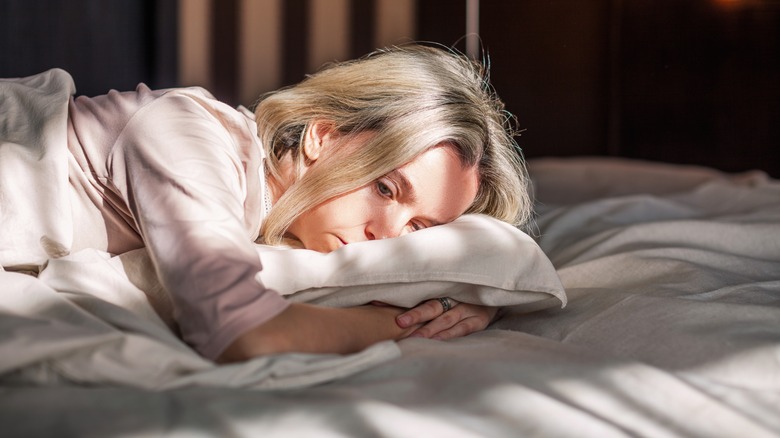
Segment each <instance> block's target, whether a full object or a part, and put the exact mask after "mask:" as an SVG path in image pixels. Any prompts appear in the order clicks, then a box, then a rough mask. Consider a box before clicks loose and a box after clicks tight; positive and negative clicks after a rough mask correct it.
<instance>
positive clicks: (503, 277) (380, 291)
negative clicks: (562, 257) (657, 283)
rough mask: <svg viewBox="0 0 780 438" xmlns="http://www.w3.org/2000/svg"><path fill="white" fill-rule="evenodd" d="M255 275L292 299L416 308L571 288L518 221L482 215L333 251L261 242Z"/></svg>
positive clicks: (527, 298) (521, 299) (513, 301)
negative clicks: (443, 300) (431, 302)
mask: <svg viewBox="0 0 780 438" xmlns="http://www.w3.org/2000/svg"><path fill="white" fill-rule="evenodd" d="M257 250H258V252H259V253H260V260H261V261H262V264H263V270H262V271H260V272H259V273H258V274H257V276H256V278H257V279H258V281H260V282H261V283H262V284H263V285H265V286H266V287H269V288H271V289H274V290H276V291H277V292H279V293H280V294H282V295H285V296H286V298H288V299H289V300H291V301H298V302H309V303H315V304H321V305H325V306H331V307H347V306H355V305H361V304H366V303H369V302H371V301H373V300H377V301H383V302H386V303H388V304H393V305H397V306H402V307H412V306H414V305H416V304H418V303H419V302H421V301H424V300H427V299H431V298H437V297H445V296H447V297H451V298H453V299H455V300H457V301H460V302H465V303H472V304H482V305H487V306H509V305H518V304H527V303H532V302H538V301H542V300H546V299H549V298H551V297H555V298H557V299H558V300H560V303H561V305H562V306H565V305H566V293H565V292H564V289H563V286H562V284H561V282H560V279H559V278H558V274H557V273H556V272H555V268H554V267H553V265H552V263H551V262H550V261H549V259H548V258H547V256H546V255H545V254H544V253H543V252H542V250H541V248H539V246H538V245H537V244H536V242H535V241H534V240H533V239H531V238H530V237H529V236H528V235H526V234H525V233H523V232H522V231H520V230H518V229H517V228H515V227H513V226H511V225H509V224H506V223H504V222H501V221H499V220H497V219H494V218H491V217H488V216H484V215H464V216H462V217H460V218H458V219H457V220H455V221H453V222H451V223H449V224H446V225H440V226H436V227H431V228H428V229H424V230H420V231H417V232H414V233H410V234H407V235H405V236H401V237H397V238H394V239H386V240H375V241H370V242H359V243H352V244H349V245H346V246H344V247H342V248H339V249H337V250H336V251H333V252H330V253H319V252H315V251H311V250H306V249H280V248H277V247H271V246H266V245H258V246H257Z"/></svg>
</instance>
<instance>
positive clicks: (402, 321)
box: [396, 315, 412, 328]
mask: <svg viewBox="0 0 780 438" xmlns="http://www.w3.org/2000/svg"><path fill="white" fill-rule="evenodd" d="M396 321H397V322H398V325H400V326H401V327H403V328H406V327H408V326H409V324H411V322H412V317H411V316H409V315H401V316H399V317H398V318H397V319H396Z"/></svg>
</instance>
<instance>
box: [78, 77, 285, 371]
mask: <svg viewBox="0 0 780 438" xmlns="http://www.w3.org/2000/svg"><path fill="white" fill-rule="evenodd" d="M68 149H69V151H70V154H71V156H70V157H69V160H70V162H69V167H68V172H69V179H70V185H71V188H72V191H71V204H72V214H73V219H74V221H73V222H74V236H73V245H72V249H71V251H77V250H78V249H81V248H97V249H102V250H106V251H108V252H110V253H113V254H121V253H123V252H125V251H129V250H133V249H137V248H141V247H146V248H147V250H148V251H149V253H150V255H151V258H152V261H153V263H154V266H155V268H156V270H157V274H158V276H159V278H160V280H161V282H162V284H163V286H164V287H165V288H166V289H167V291H168V293H169V294H170V295H171V297H172V299H173V304H174V312H175V313H174V315H175V318H176V321H177V323H178V324H179V327H180V329H181V332H182V335H183V337H184V340H185V341H186V342H187V343H189V344H190V345H192V346H193V347H194V348H195V349H196V350H198V351H199V352H200V353H201V354H202V355H204V356H206V357H208V358H212V359H214V358H216V357H217V356H219V354H220V353H221V352H222V351H223V350H224V349H225V348H226V347H227V346H228V345H230V343H231V342H232V341H233V340H235V339H236V338H237V337H238V336H239V335H240V334H242V333H244V332H246V331H248V330H249V329H251V328H252V327H255V326H257V325H260V324H262V323H263V322H265V321H267V320H269V319H271V318H272V317H274V316H276V315H277V314H279V313H280V312H281V311H282V310H284V309H285V308H286V306H287V305H288V303H287V301H285V300H284V299H283V298H282V297H281V296H280V295H279V294H277V293H276V292H274V291H272V290H268V289H266V288H264V287H263V285H262V284H260V283H258V282H257V281H256V280H255V274H256V273H257V272H258V271H260V269H261V268H262V266H261V264H260V259H259V257H258V254H257V252H256V250H255V248H254V243H253V241H254V240H255V239H257V237H258V232H259V229H260V224H261V221H262V219H263V216H264V215H265V211H264V202H263V196H264V190H265V185H264V175H263V149H262V147H261V144H260V141H259V139H258V137H257V128H256V126H255V121H254V120H253V118H252V116H251V114H250V113H248V112H246V111H240V110H236V109H233V108H231V107H229V106H227V105H225V104H223V103H221V102H218V101H217V100H215V99H214V98H213V97H212V96H211V95H210V94H208V92H206V91H205V90H203V89H199V88H188V89H171V90H159V91H153V90H150V89H149V88H147V87H146V86H145V85H139V86H138V88H137V89H136V91H135V92H123V93H120V92H115V91H112V92H110V93H108V94H107V95H104V96H99V97H94V98H87V97H79V98H76V99H75V100H71V102H70V104H69V112H68Z"/></svg>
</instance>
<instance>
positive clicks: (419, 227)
mask: <svg viewBox="0 0 780 438" xmlns="http://www.w3.org/2000/svg"><path fill="white" fill-rule="evenodd" d="M409 226H410V227H411V229H412V231H420V230H422V229H423V228H425V226H424V225H423V224H420V223H417V222H411V223H410V224H409Z"/></svg>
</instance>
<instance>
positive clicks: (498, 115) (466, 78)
mask: <svg viewBox="0 0 780 438" xmlns="http://www.w3.org/2000/svg"><path fill="white" fill-rule="evenodd" d="M255 116H256V119H257V124H258V135H259V136H260V140H261V141H262V143H263V145H264V147H265V149H266V154H267V159H266V170H267V172H268V174H269V175H271V176H272V177H274V178H275V179H276V180H277V181H281V180H282V179H283V176H282V171H281V161H282V159H283V158H285V157H286V156H287V155H288V154H290V155H289V157H290V158H292V159H293V162H294V163H297V164H296V166H300V165H301V163H302V162H303V160H304V159H305V157H304V155H305V154H303V153H302V152H301V144H302V142H303V138H304V135H305V133H306V130H307V129H308V128H310V127H311V125H312V124H313V122H317V121H326V122H327V123H328V124H329V125H330V128H332V129H334V130H335V132H338V133H340V134H344V135H343V137H348V136H349V135H351V134H356V133H360V132H365V131H370V132H372V133H374V135H372V136H370V137H369V139H368V140H367V142H366V143H365V144H364V145H363V146H362V147H360V148H357V149H355V148H351V149H349V150H348V149H347V148H338V147H337V148H336V149H335V151H334V152H333V153H332V154H330V155H329V156H328V157H327V158H323V159H322V160H318V161H317V162H316V165H314V166H312V167H311V168H310V169H309V170H308V171H307V172H305V173H304V174H303V175H300V174H297V176H296V181H295V182H294V184H291V185H290V187H289V188H288V189H287V190H286V191H285V192H284V194H283V195H282V196H281V198H280V199H279V200H278V202H277V204H276V205H275V206H274V208H273V209H272V210H271V212H270V214H269V215H268V217H267V218H266V220H265V221H264V222H263V225H262V228H261V235H262V238H263V241H264V242H265V243H268V244H279V243H280V242H282V239H283V236H284V233H285V232H286V231H287V228H288V227H289V226H290V225H291V224H292V223H293V222H294V221H295V219H296V218H297V217H298V216H299V215H301V214H302V213H304V212H305V211H307V210H308V209H310V208H313V207H315V206H317V205H319V204H321V203H323V202H325V201H327V200H329V199H331V198H334V197H336V196H339V195H342V194H344V193H347V192H350V191H352V190H355V189H357V188H360V187H363V186H365V185H367V184H369V183H371V182H373V181H374V180H376V179H378V178H381V177H382V176H384V175H386V174H387V173H389V172H391V171H393V170H394V169H397V168H399V167H401V166H402V165H404V164H406V163H408V162H409V161H411V160H413V159H414V158H415V157H417V156H418V155H420V154H421V153H423V152H425V151H427V150H428V149H430V148H432V147H435V146H440V145H442V144H448V145H452V146H453V147H454V148H455V151H456V152H457V154H458V155H459V157H460V159H461V161H462V163H463V165H464V167H471V166H477V169H478V173H479V178H480V183H479V189H478V192H477V196H476V198H475V200H474V202H473V204H472V205H471V206H470V207H469V209H468V210H467V211H466V213H482V214H487V215H490V216H493V217H496V218H498V219H500V220H503V221H506V222H509V223H511V224H514V225H518V226H520V225H524V224H526V223H527V222H528V221H529V220H530V217H531V211H532V203H531V200H530V196H529V187H528V176H527V172H526V169H525V166H524V162H523V158H522V155H521V153H520V149H519V148H518V147H517V145H516V143H515V142H514V140H513V134H514V132H513V126H512V122H513V119H512V117H511V116H510V115H509V114H508V113H507V112H505V111H504V105H503V103H502V102H501V101H500V100H499V98H498V97H497V96H496V94H495V92H494V91H493V89H492V87H491V86H490V84H489V82H488V77H487V71H486V69H485V68H483V66H482V65H481V64H479V63H476V62H474V61H471V60H469V59H468V58H466V57H465V56H462V55H460V54H458V53H455V52H453V51H449V50H443V49H440V48H434V47H428V46H422V45H417V44H413V45H407V46H401V47H391V48H387V49H382V50H378V51H375V52H373V53H371V54H369V55H367V56H365V57H363V58H360V59H357V60H353V61H348V62H343V63H335V64H331V65H329V66H326V67H325V68H324V69H322V70H320V71H319V72H317V73H316V74H314V75H311V76H308V77H307V78H306V79H304V80H303V81H302V82H300V83H299V84H297V85H295V86H292V87H289V88H285V89H281V90H279V91H276V92H273V93H270V94H268V95H265V96H263V97H262V98H261V100H260V101H259V103H258V105H257V107H256V109H255ZM298 168H299V167H298Z"/></svg>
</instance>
